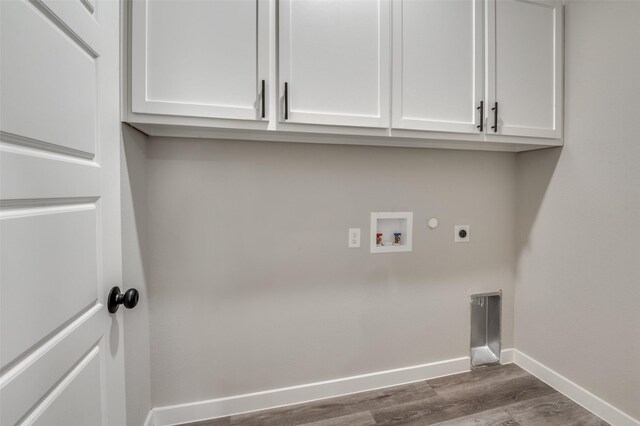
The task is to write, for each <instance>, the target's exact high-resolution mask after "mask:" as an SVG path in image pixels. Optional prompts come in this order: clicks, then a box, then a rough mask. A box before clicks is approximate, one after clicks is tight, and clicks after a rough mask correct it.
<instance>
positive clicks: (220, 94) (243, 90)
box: [132, 0, 268, 119]
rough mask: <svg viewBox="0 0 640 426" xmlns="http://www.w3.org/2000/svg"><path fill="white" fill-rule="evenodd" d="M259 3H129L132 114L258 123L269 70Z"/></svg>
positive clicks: (263, 7) (163, 0)
mask: <svg viewBox="0 0 640 426" xmlns="http://www.w3.org/2000/svg"><path fill="white" fill-rule="evenodd" d="M267 8H268V5H267V4H266V2H264V1H262V0H243V1H233V0H216V1H201V0H183V1H177V0H145V1H134V2H133V32H132V33H133V55H132V69H133V73H132V74H133V82H132V101H133V102H132V103H133V108H132V110H133V112H142V113H151V114H169V115H183V116H195V117H213V118H239V119H257V118H258V115H259V113H260V112H261V111H259V106H260V104H261V102H259V101H260V96H262V93H260V91H261V85H260V84H259V82H260V80H261V79H266V74H267V72H268V69H267V67H268V64H267V63H266V60H267V58H268V57H267V55H266V54H265V53H266V52H267V49H268V32H267V31H268V30H267V25H266V24H267V19H268V10H267Z"/></svg>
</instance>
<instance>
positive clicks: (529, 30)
mask: <svg viewBox="0 0 640 426" xmlns="http://www.w3.org/2000/svg"><path fill="white" fill-rule="evenodd" d="M487 19H488V26H489V28H490V32H489V34H490V38H489V43H488V65H489V79H488V92H489V97H490V98H491V99H490V105H489V111H488V113H489V118H488V122H489V128H488V129H487V132H488V134H498V135H510V136H531V137H542V138H560V137H561V136H562V79H563V71H562V58H563V53H562V47H563V34H562V32H563V28H562V25H563V17H562V2H561V1H560V0H558V1H544V0H536V1H532V0H497V1H496V0H490V1H489V2H488V9H487ZM496 102H497V103H498V111H497V112H498V113H497V126H496V122H495V121H496V120H495V119H496V114H495V113H496V111H495V110H492V109H491V108H495V103H496ZM491 126H494V127H491Z"/></svg>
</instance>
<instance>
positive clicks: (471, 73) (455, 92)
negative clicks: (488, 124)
mask: <svg viewBox="0 0 640 426" xmlns="http://www.w3.org/2000/svg"><path fill="white" fill-rule="evenodd" d="M393 7H394V9H393V19H394V22H393V24H394V28H393V73H394V74H393V127H395V128H403V129H416V130H434V131H448V132H465V133H479V129H478V128H477V127H476V126H477V125H478V124H480V114H479V112H478V111H477V110H476V108H477V107H478V106H479V104H480V101H481V100H482V96H483V91H484V90H483V51H482V49H483V36H482V31H483V17H482V2H481V0H459V1H450V0H427V1H425V0H398V1H395V2H394V3H393Z"/></svg>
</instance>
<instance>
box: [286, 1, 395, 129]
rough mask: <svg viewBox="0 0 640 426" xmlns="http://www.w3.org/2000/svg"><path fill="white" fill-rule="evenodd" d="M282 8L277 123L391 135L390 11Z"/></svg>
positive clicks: (384, 7) (362, 6)
mask: <svg viewBox="0 0 640 426" xmlns="http://www.w3.org/2000/svg"><path fill="white" fill-rule="evenodd" d="M279 8H280V20H279V31H280V32H279V43H280V45H279V55H280V57H279V64H280V67H279V73H280V99H279V106H280V117H279V120H280V121H281V122H292V123H310V124H327V125H346V126H366V127H388V126H389V68H390V63H389V50H390V49H389V44H390V42H389V27H390V3H389V2H388V1H387V0H281V1H280V2H279ZM285 92H286V93H285Z"/></svg>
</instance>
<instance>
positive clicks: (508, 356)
mask: <svg viewBox="0 0 640 426" xmlns="http://www.w3.org/2000/svg"><path fill="white" fill-rule="evenodd" d="M514 351H515V350H514V349H503V350H501V351H500V364H513V353H514Z"/></svg>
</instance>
